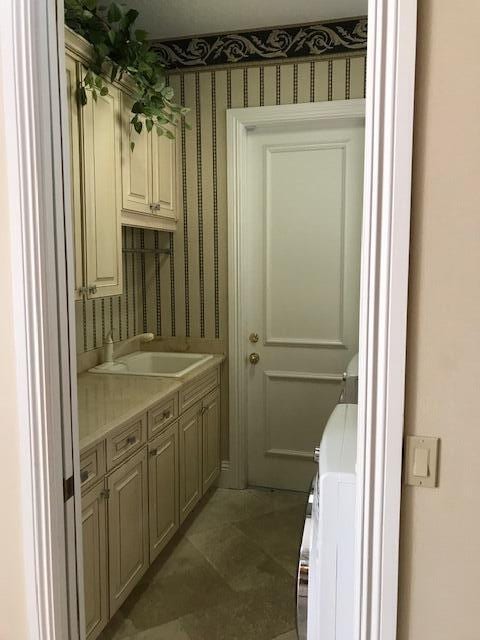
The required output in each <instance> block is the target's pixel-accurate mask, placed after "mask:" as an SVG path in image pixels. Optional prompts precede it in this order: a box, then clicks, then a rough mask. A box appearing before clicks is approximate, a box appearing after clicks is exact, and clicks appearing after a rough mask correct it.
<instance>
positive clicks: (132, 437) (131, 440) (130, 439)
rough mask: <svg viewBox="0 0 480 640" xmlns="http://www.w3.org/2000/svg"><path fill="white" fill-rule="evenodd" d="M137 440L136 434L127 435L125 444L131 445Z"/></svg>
mask: <svg viewBox="0 0 480 640" xmlns="http://www.w3.org/2000/svg"><path fill="white" fill-rule="evenodd" d="M136 441H137V436H128V438H127V444H129V445H132V444H135V443H136Z"/></svg>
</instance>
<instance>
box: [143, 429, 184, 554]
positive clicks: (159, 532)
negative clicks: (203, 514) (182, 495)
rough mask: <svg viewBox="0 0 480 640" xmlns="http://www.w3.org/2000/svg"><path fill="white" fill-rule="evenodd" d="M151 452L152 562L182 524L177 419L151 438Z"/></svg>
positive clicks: (149, 448)
mask: <svg viewBox="0 0 480 640" xmlns="http://www.w3.org/2000/svg"><path fill="white" fill-rule="evenodd" d="M148 452H149V460H148V480H149V521H150V562H153V560H154V559H155V558H156V557H157V556H158V554H159V553H160V551H161V550H162V549H163V548H164V547H165V545H166V544H167V542H168V541H169V540H170V539H171V537H172V536H173V534H174V533H175V532H176V531H177V529H178V526H179V513H178V507H179V503H178V498H179V491H178V488H179V487H178V422H175V423H174V424H173V425H171V426H170V427H168V428H167V429H165V431H164V432H163V433H162V434H160V435H159V436H158V437H156V438H155V439H154V440H152V442H151V443H150V445H149V447H148Z"/></svg>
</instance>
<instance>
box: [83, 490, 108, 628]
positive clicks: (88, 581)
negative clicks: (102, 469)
mask: <svg viewBox="0 0 480 640" xmlns="http://www.w3.org/2000/svg"><path fill="white" fill-rule="evenodd" d="M82 537H83V580H84V587H85V630H86V639H87V640H94V639H95V638H96V637H97V636H98V635H99V633H100V632H101V631H102V629H103V628H104V627H105V625H106V624H107V622H108V619H109V615H108V575H107V520H106V504H105V492H104V488H103V483H100V484H97V485H96V486H95V487H93V488H92V489H90V490H89V491H88V492H87V493H86V494H85V495H84V496H83V497H82Z"/></svg>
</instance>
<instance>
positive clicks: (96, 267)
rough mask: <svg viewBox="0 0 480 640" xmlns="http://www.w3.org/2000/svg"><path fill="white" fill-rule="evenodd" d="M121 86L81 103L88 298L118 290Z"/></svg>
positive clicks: (108, 294)
mask: <svg viewBox="0 0 480 640" xmlns="http://www.w3.org/2000/svg"><path fill="white" fill-rule="evenodd" d="M120 118H121V114H120V92H119V91H118V90H117V89H116V88H115V87H113V86H111V85H108V95H106V96H100V95H99V96H98V99H97V100H96V101H95V100H93V98H92V96H91V95H89V96H88V102H87V104H86V105H85V106H84V107H82V119H83V154H84V157H83V162H84V176H85V244H86V284H87V288H88V295H89V297H92V298H99V297H102V296H113V295H118V294H120V293H122V241H121V220H120V215H121V205H122V183H121V155H120V154H121V121H120Z"/></svg>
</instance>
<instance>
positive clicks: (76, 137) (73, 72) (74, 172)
mask: <svg viewBox="0 0 480 640" xmlns="http://www.w3.org/2000/svg"><path fill="white" fill-rule="evenodd" d="M65 71H66V75H67V83H66V84H67V103H68V132H69V135H70V202H71V208H72V230H73V250H74V255H75V271H74V284H75V300H80V299H81V298H82V295H83V293H85V289H84V281H85V274H84V269H83V238H82V233H83V231H82V182H81V173H80V120H79V107H78V99H77V87H78V81H79V63H78V62H77V61H76V60H75V59H74V58H72V57H71V56H69V55H67V56H66V58H65Z"/></svg>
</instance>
